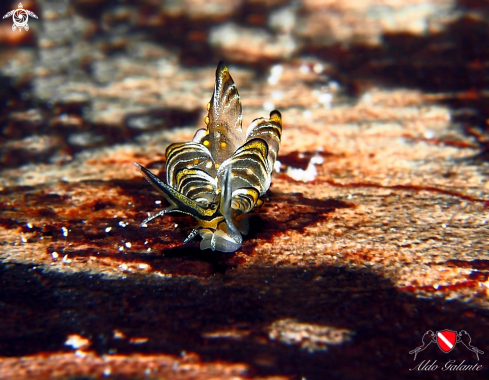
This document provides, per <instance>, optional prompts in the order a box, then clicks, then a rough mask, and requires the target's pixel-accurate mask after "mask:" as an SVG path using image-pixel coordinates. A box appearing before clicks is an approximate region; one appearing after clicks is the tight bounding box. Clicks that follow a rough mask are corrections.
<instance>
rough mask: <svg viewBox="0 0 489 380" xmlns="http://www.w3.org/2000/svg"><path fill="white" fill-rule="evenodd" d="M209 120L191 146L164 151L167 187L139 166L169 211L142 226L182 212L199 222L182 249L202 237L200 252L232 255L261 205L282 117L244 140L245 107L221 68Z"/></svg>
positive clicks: (258, 125) (258, 123) (255, 125)
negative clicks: (251, 213) (229, 253)
mask: <svg viewBox="0 0 489 380" xmlns="http://www.w3.org/2000/svg"><path fill="white" fill-rule="evenodd" d="M207 110H208V111H209V113H208V115H207V117H206V118H205V123H206V124H207V128H205V129H199V130H198V131H197V132H196V134H195V136H194V138H193V140H192V141H191V142H187V143H176V144H171V145H170V146H169V147H168V148H167V150H166V182H167V183H164V182H163V181H161V180H160V179H159V178H158V177H157V176H156V175H154V174H153V173H151V172H150V171H149V170H148V169H146V168H145V167H143V166H141V165H138V164H136V166H138V167H139V169H140V170H141V172H142V174H143V175H144V177H145V178H146V179H147V180H148V182H149V183H150V184H151V185H153V187H154V188H155V189H156V190H157V191H158V192H159V193H161V194H162V195H163V196H164V197H165V198H166V200H167V201H168V202H169V203H170V206H169V207H167V208H165V209H164V210H161V211H159V212H157V213H156V214H154V215H152V216H151V217H149V218H147V219H146V220H144V221H143V222H142V223H141V225H142V226H146V223H148V222H149V221H150V220H153V219H154V218H156V217H158V216H161V215H164V214H167V213H170V212H180V213H183V214H187V215H191V216H193V217H194V218H195V219H197V226H196V227H195V228H194V229H193V230H192V232H191V233H190V235H189V236H188V237H187V238H186V239H185V241H184V242H183V244H185V243H187V242H189V241H190V240H192V239H193V238H194V237H195V236H196V235H197V234H200V236H201V237H202V241H201V243H200V249H207V248H210V249H212V250H213V251H215V250H217V251H222V252H234V251H236V250H237V249H239V247H241V244H242V242H243V238H242V236H241V234H244V235H246V234H247V233H248V228H249V222H248V213H249V212H250V211H251V210H252V209H253V208H254V207H257V206H261V205H262V204H263V201H262V200H261V199H260V197H261V196H263V195H264V194H265V192H266V191H267V190H268V188H269V187H270V182H271V176H272V171H273V167H274V163H275V160H276V158H277V154H278V149H279V146H280V138H281V135H282V117H281V115H280V112H278V111H272V112H271V113H270V118H269V119H265V118H259V119H255V120H254V121H253V122H252V123H251V125H250V126H249V127H248V129H247V131H246V134H245V135H244V134H243V131H242V128H241V123H242V115H241V101H240V98H239V94H238V89H237V88H236V85H235V84H234V81H233V79H232V78H231V75H229V70H228V68H227V67H226V65H225V64H224V63H223V62H220V63H219V65H218V66H217V70H216V83H215V86H214V93H213V95H212V98H211V101H210V103H209V104H208V105H207Z"/></svg>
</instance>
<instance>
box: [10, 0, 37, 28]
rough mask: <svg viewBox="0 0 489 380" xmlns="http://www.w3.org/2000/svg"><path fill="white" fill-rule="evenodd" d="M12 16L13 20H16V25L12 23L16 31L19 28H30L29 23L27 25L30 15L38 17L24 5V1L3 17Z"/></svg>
mask: <svg viewBox="0 0 489 380" xmlns="http://www.w3.org/2000/svg"><path fill="white" fill-rule="evenodd" d="M10 16H12V20H13V21H14V25H12V30H13V31H15V30H16V29H17V28H19V32H20V31H21V30H22V28H24V29H25V30H29V25H27V21H28V20H29V16H31V17H34V18H37V16H36V14H35V13H34V12H31V11H28V10H27V9H24V8H23V7H22V3H19V8H18V9H14V10H13V11H10V12H8V13H7V14H6V15H5V16H3V18H7V17H10Z"/></svg>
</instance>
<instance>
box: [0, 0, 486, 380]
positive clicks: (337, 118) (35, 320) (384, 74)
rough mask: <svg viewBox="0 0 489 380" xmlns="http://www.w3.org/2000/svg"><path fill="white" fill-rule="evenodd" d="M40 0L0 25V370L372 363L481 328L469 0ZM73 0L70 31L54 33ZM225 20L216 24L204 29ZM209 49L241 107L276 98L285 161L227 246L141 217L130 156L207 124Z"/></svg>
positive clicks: (481, 250) (138, 370)
mask: <svg viewBox="0 0 489 380" xmlns="http://www.w3.org/2000/svg"><path fill="white" fill-rule="evenodd" d="M40 3H41V6H40V9H39V11H38V14H39V16H40V20H45V21H44V22H45V23H46V24H47V27H46V28H44V29H42V28H40V29H39V30H36V33H38V34H36V36H37V38H38V42H39V43H38V44H37V46H36V47H33V46H32V44H30V43H24V42H22V41H21V42H16V43H15V44H14V45H19V46H20V47H19V48H12V47H11V46H10V45H12V44H11V43H10V42H8V41H7V42H4V41H5V40H2V39H1V38H0V43H2V44H3V47H5V49H4V48H2V50H1V51H0V75H1V77H0V79H1V81H2V84H5V85H4V86H3V87H2V93H1V95H0V97H1V99H0V100H1V101H3V102H4V103H3V104H5V107H4V108H2V109H1V111H0V122H1V124H2V128H3V129H2V132H3V134H2V136H3V137H2V138H1V139H0V144H1V148H2V152H1V154H2V156H1V161H0V162H1V165H2V168H1V177H0V209H1V214H0V242H1V243H0V262H1V264H0V278H1V284H2V287H1V289H0V305H1V308H0V356H2V358H1V360H0V373H2V374H4V373H5V374H6V375H5V376H4V377H5V378H8V379H16V378H25V377H26V376H29V378H33V379H46V378H55V379H65V378H68V377H87V378H94V379H95V378H111V377H112V378H146V377H147V378H154V379H162V378H170V377H171V378H181V379H190V378H196V379H200V378H211V377H214V378H256V379H258V378H291V377H292V378H294V377H298V378H301V377H305V378H307V379H314V378H318V379H321V378H325V377H328V376H329V377H333V378H334V377H337V378H350V379H355V378H389V377H391V376H392V374H393V373H395V374H399V377H403V376H408V375H407V374H408V373H409V368H412V366H413V363H415V362H413V358H412V356H411V355H409V351H410V350H412V349H414V348H415V347H416V346H418V345H419V344H420V340H421V337H422V335H423V334H424V332H425V331H427V330H429V329H431V330H442V329H444V328H451V329H454V330H457V331H459V330H462V329H464V330H466V331H468V332H469V333H470V334H471V336H472V339H473V342H474V344H475V345H479V346H481V347H484V346H483V345H484V342H485V339H484V338H485V336H486V335H487V334H486V332H487V318H489V314H488V312H487V310H488V306H489V304H488V295H489V274H488V271H489V243H488V239H487V237H488V236H489V229H488V214H489V182H488V181H487V175H488V173H489V170H488V168H489V165H488V162H487V161H488V160H487V157H488V156H487V149H488V147H489V146H488V141H489V138H488V137H487V136H488V133H487V131H488V128H487V119H489V113H488V112H487V107H486V106H487V99H486V98H487V96H486V92H487V91H486V87H487V83H488V82H487V74H485V72H484V70H483V68H484V67H485V66H486V65H487V62H489V49H487V47H486V45H487V44H485V45H484V44H482V42H481V41H487V38H486V37H489V36H488V33H487V30H489V29H488V28H487V26H488V25H487V21H485V20H484V18H483V17H481V16H480V15H481V14H485V13H484V12H488V10H487V9H485V8H482V9H479V7H476V6H473V7H472V6H471V5H470V4H466V6H467V7H468V11H467V13H463V12H462V11H460V10H458V9H455V8H453V3H452V2H449V1H442V0H440V1H438V0H434V1H429V2H419V1H411V2H402V4H401V2H397V1H383V0H378V1H374V0H372V1H367V2H363V3H362V4H360V3H358V2H353V1H350V2H349V1H346V2H341V3H340V2H332V1H319V0H314V1H313V0H311V1H304V2H303V3H302V5H301V6H300V7H298V6H297V4H295V3H292V2H291V3H288V2H284V1H269V2H256V1H243V2H239V3H238V2H236V3H233V5H229V4H230V3H229V2H227V3H226V4H228V3H229V4H228V5H227V6H226V7H224V8H219V7H215V8H212V7H211V8H205V7H204V5H203V3H202V2H198V1H189V2H186V3H185V4H197V5H196V7H195V8H192V9H190V8H189V7H188V6H187V7H182V5H181V4H180V5H179V4H176V3H175V4H176V5H174V6H173V5H172V4H174V3H172V2H168V3H165V5H161V4H160V3H158V2H152V1H148V2H144V4H140V5H135V3H134V4H133V3H131V4H129V5H127V6H126V5H124V6H117V7H113V6H112V5H111V4H108V3H107V2H105V1H77V2H74V3H73V4H72V7H71V8H70V7H68V8H64V9H62V10H61V11H56V9H55V7H54V5H55V2H52V1H42V2H40ZM213 4H214V5H216V4H217V5H218V4H220V2H219V1H215V2H214V3H213ZM202 7H204V8H205V11H206V12H207V13H202V15H201V16H200V15H199V14H198V10H199V9H203V8H202ZM102 8H103V9H102ZM379 9H380V10H381V11H382V12H380V11H379V12H380V13H378V12H377V13H375V10H379ZM41 11H42V13H41ZM389 15H390V16H392V15H393V17H394V16H395V17H394V18H392V17H390V16H389ZM427 15H432V16H433V17H432V21H433V22H432V23H431V24H430V25H428V26H429V27H427V24H422V23H423V22H424V21H426V20H427V19H428V17H427ZM477 15H479V17H477ZM374 16H375V17H374ZM72 17H74V19H75V20H76V25H77V27H76V30H75V31H74V32H75V34H74V35H76V36H77V37H76V39H73V40H72V41H71V40H69V38H70V37H69V36H67V35H63V36H61V37H62V38H60V39H57V38H56V35H57V33H58V32H59V31H60V30H61V29H64V28H65V26H66V23H67V22H68V21H69V20H72ZM98 17H100V18H98ZM98 20H100V22H99V21H98ZM206 20H212V22H209V21H206ZM392 20H395V21H396V23H395V25H394V24H392V23H389V22H391V21H392ZM281 21H282V22H281ZM426 22H427V21H426ZM182 25H185V27H183V26H182ZM229 25H233V27H234V28H236V30H238V29H239V32H238V33H235V36H234V37H233V38H236V43H235V44H234V45H233V44H229V39H227V38H226V36H225V35H224V36H223V35H218V38H217V40H212V38H211V37H212V36H213V33H216V30H217V31H219V30H221V29H222V30H224V29H225V28H226V27H229ZM237 25H239V27H238V26H237ZM420 25H421V26H423V25H424V26H423V27H422V28H421V29H419V26H420ZM325 27H327V29H328V30H330V31H331V33H328V34H326V33H324V28H325ZM425 27H426V28H425ZM430 27H433V28H434V29H430ZM112 28H113V30H117V31H118V33H119V34H118V35H117V36H116V35H115V34H114V35H111V32H110V31H111V30H112ZM219 28H221V29H219ZM484 28H485V29H484ZM222 30H221V32H222ZM136 31H137V33H136ZM256 31H261V32H259V33H258V34H260V33H261V34H260V38H261V40H260V41H262V42H263V43H262V44H261V45H260V44H256V43H255V42H256V41H255V40H253V38H255V37H256V36H257V35H258V34H254V33H256ZM170 36H171V38H170ZM250 38H251V41H255V42H253V43H243V41H246V40H247V39H248V40H250ZM67 39H68V40H67ZM286 40H288V41H293V43H294V45H293V48H291V46H292V45H289V46H287V44H285V42H284V41H286ZM67 41H68V42H69V43H70V44H72V45H70V46H68V45H67ZM213 41H214V42H213ZM280 41H282V42H284V43H283V44H282V43H281V42H280ZM260 43H261V42H260ZM23 44H24V45H23ZM7 45H8V46H10V47H8V48H7ZM268 47H270V48H272V49H274V50H273V51H272V53H270V52H271V50H269V49H268ZM288 48H290V49H289V50H287V49H288ZM284 49H285V50H284ZM65 51H68V52H70V54H69V55H64V53H63V52H65ZM287 54H289V56H287ZM220 55H224V56H226V57H227V59H228V64H229V67H230V71H231V74H232V75H233V78H234V80H235V82H236V84H237V86H238V89H239V91H240V94H241V98H242V102H243V112H244V125H245V126H247V125H248V124H249V123H250V122H251V121H252V120H253V119H254V118H256V117H260V116H266V115H267V114H268V112H270V110H272V109H274V108H277V109H279V110H280V111H281V112H282V115H283V118H284V128H283V131H284V133H283V139H282V141H283V142H282V147H281V150H280V154H279V158H278V161H280V167H279V168H280V170H279V171H277V172H275V173H274V177H273V182H272V187H271V189H270V191H269V192H268V194H267V196H266V199H265V204H264V205H263V206H262V207H261V208H260V209H257V210H256V211H255V212H254V213H253V215H252V218H251V230H250V234H249V235H248V236H247V237H245V240H244V243H243V246H242V248H241V249H240V250H239V251H237V252H235V253H233V254H222V253H212V252H207V251H200V250H199V249H198V242H197V241H195V242H192V243H189V245H187V246H182V245H181V243H182V241H183V240H184V239H185V237H186V236H187V234H188V233H189V231H190V230H191V228H192V226H193V221H192V220H191V219H190V218H187V217H185V216H178V215H167V216H165V217H164V218H160V219H158V220H155V221H154V222H152V223H150V224H149V225H148V227H147V228H141V227H140V226H139V223H140V222H141V221H142V220H144V219H145V218H146V217H147V215H148V213H153V212H156V211H157V210H159V209H160V208H161V207H163V206H164V200H161V198H160V197H159V196H158V195H157V194H156V193H155V192H154V191H153V189H152V188H151V187H150V186H149V185H148V184H147V183H146V182H145V181H144V180H143V179H142V178H141V177H140V175H139V173H138V172H137V170H136V169H135V168H134V165H133V162H134V161H137V162H139V163H141V164H143V165H145V166H147V167H149V168H150V169H152V170H154V171H155V172H160V175H161V176H163V175H164V173H163V170H162V168H163V167H164V162H165V156H164V152H165V148H166V147H167V146H168V145H169V144H170V143H172V142H179V141H189V140H190V139H191V138H192V136H193V134H194V132H195V130H196V129H197V128H200V127H203V124H204V122H203V120H204V117H205V105H206V103H207V102H208V100H209V98H210V96H211V93H212V88H213V85H214V83H213V79H214V70H215V63H216V62H217V60H218V59H217V58H218V57H219V56H220ZM447 55H448V56H449V57H450V59H447V58H446V56H447ZM53 62H55V63H56V64H53ZM196 63H198V64H196ZM70 336H78V337H79V340H84V339H86V340H88V342H89V343H86V344H85V346H83V347H80V348H75V347H73V346H67V345H66V342H67V339H69V338H68V337H70ZM457 347H458V346H457ZM482 350H483V351H484V349H483V348H482ZM452 354H453V356H451V358H454V359H456V360H457V361H458V362H460V361H461V360H466V362H470V363H473V362H475V355H473V354H472V353H471V352H469V351H463V350H462V349H460V350H458V349H457V350H454V352H453V353H452ZM452 354H451V355H452ZM422 355H423V356H422V357H421V354H420V356H419V357H418V359H417V361H416V363H417V362H419V361H420V358H421V360H424V359H430V360H435V359H436V360H438V361H440V362H443V363H444V362H445V361H446V358H447V355H445V354H443V353H442V352H441V351H440V350H438V348H437V347H436V346H435V345H433V346H432V347H429V348H428V349H427V350H425V351H424V352H423V353H422ZM483 360H485V359H483V355H481V361H480V362H481V363H482V364H484V363H485V362H484V361H483ZM484 365H485V364H484ZM485 370H487V369H485ZM432 375H433V377H434V378H443V376H442V375H443V373H441V372H437V373H433V374H432ZM478 375H480V373H467V378H472V377H473V378H477V376H478Z"/></svg>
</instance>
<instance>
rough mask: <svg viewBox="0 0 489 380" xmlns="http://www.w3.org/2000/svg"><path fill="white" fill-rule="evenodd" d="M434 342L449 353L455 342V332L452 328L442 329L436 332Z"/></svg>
mask: <svg viewBox="0 0 489 380" xmlns="http://www.w3.org/2000/svg"><path fill="white" fill-rule="evenodd" d="M436 343H437V344H438V347H440V350H442V351H443V352H444V353H446V354H447V353H449V352H450V351H452V350H453V348H454V347H455V343H457V332H456V331H453V330H442V331H437V332H436Z"/></svg>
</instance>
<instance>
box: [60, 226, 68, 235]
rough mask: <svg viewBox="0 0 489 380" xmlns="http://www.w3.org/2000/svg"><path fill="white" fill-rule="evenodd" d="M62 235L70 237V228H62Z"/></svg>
mask: <svg viewBox="0 0 489 380" xmlns="http://www.w3.org/2000/svg"><path fill="white" fill-rule="evenodd" d="M61 233H62V234H63V236H64V237H67V236H68V228H66V227H61Z"/></svg>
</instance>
